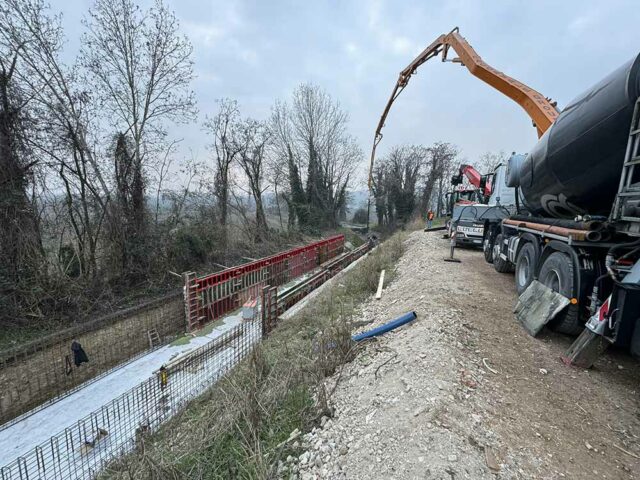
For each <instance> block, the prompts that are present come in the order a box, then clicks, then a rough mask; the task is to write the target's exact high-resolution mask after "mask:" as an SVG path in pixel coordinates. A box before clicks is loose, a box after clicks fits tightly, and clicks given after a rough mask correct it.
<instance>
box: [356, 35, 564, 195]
mask: <svg viewBox="0 0 640 480" xmlns="http://www.w3.org/2000/svg"><path fill="white" fill-rule="evenodd" d="M450 49H453V50H454V51H455V52H456V53H457V54H458V56H457V57H455V58H452V59H449V58H447V56H448V54H449V50H450ZM440 54H442V61H443V62H446V61H450V62H454V63H460V64H462V65H464V66H465V67H467V69H468V70H469V72H471V74H472V75H475V76H476V77H478V78H479V79H480V80H482V81H484V82H486V83H488V84H489V85H491V86H492V87H493V88H495V89H496V90H498V91H499V92H501V93H503V94H505V95H506V96H507V97H509V98H511V99H512V100H513V101H515V102H516V103H517V104H518V105H520V106H521V107H522V108H523V109H524V110H525V111H526V112H527V114H528V115H529V117H530V118H531V120H532V121H533V125H534V126H535V127H536V129H537V131H538V136H539V137H541V136H542V134H544V132H545V131H547V129H548V128H549V127H550V126H551V125H552V124H553V122H555V120H556V118H557V117H558V111H557V109H556V104H555V102H551V100H550V99H549V98H546V97H544V96H543V95H542V94H541V93H539V92H537V91H536V90H534V89H532V88H531V87H528V86H527V85H525V84H523V83H521V82H519V81H517V80H516V79H514V78H511V77H510V76H508V75H505V74H504V73H502V72H500V71H498V70H496V69H495V68H493V67H491V66H489V65H487V64H486V63H485V62H484V61H483V60H482V58H480V55H478V54H477V53H476V51H475V50H474V49H473V47H471V45H469V43H468V42H467V41H466V40H465V39H464V37H463V36H462V35H460V33H459V31H458V27H456V28H454V29H453V30H452V31H451V32H450V33H448V34H446V35H440V36H439V37H438V38H437V39H436V40H435V41H434V42H433V43H432V44H431V45H429V46H428V47H427V48H425V49H424V50H423V51H422V53H420V55H418V56H417V57H416V59H415V60H414V61H413V62H411V63H410V64H409V66H407V68H405V69H404V70H402V71H401V72H400V76H399V77H398V81H397V83H396V86H395V87H394V89H393V92H392V93H391V97H389V101H388V102H387V105H386V107H385V109H384V111H383V112H382V116H381V117H380V121H379V122H378V127H377V128H376V133H375V137H374V140H373V148H372V150H371V164H370V166H369V189H371V184H372V180H373V177H372V175H373V162H374V159H375V153H376V147H377V146H378V143H380V140H382V128H383V127H384V122H385V120H386V119H387V115H388V114H389V110H391V105H393V102H394V101H395V100H396V98H398V96H399V95H400V93H402V90H404V88H405V87H406V86H407V84H408V83H409V80H410V79H411V76H412V75H413V74H414V73H416V70H417V69H418V67H419V66H420V65H422V64H423V63H425V62H426V61H427V60H430V59H431V58H433V57H437V56H438V55H440Z"/></svg>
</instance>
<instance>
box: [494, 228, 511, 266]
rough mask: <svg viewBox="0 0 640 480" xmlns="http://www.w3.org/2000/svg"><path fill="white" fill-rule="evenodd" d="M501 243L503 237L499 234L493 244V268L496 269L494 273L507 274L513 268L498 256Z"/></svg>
mask: <svg viewBox="0 0 640 480" xmlns="http://www.w3.org/2000/svg"><path fill="white" fill-rule="evenodd" d="M503 242H504V236H503V235H502V234H501V233H499V234H498V236H497V237H496V240H495V242H494V243H493V268H495V269H496V272H500V273H509V272H512V271H513V266H512V265H511V263H510V262H509V261H508V260H504V259H503V258H502V257H501V256H500V252H501V251H502V244H503Z"/></svg>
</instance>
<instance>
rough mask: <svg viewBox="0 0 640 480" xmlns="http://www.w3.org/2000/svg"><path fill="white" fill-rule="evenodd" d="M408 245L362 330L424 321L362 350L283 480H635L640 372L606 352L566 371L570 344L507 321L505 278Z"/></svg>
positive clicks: (478, 264) (468, 260) (462, 254)
mask: <svg viewBox="0 0 640 480" xmlns="http://www.w3.org/2000/svg"><path fill="white" fill-rule="evenodd" d="M440 233H441V232H437V233H435V232H434V233H423V232H414V233H412V234H410V235H409V237H408V239H407V240H406V246H407V249H406V252H405V254H404V255H403V257H402V258H401V260H400V262H399V264H398V266H397V271H398V277H397V278H396V280H394V282H393V283H392V284H391V285H389V286H388V287H387V288H385V290H384V293H383V297H382V299H381V300H378V301H376V300H375V299H371V300H370V301H369V302H367V303H366V304H364V305H363V307H362V314H361V319H360V320H371V321H372V322H371V323H370V324H369V325H367V326H365V327H363V328H364V329H368V328H371V327H373V326H376V325H379V324H381V323H384V322H385V321H387V320H390V319H392V318H395V317H396V316H398V315H400V314H402V313H405V312H407V311H410V310H415V312H416V313H417V315H418V319H417V320H416V321H414V322H412V323H411V324H409V325H407V326H404V327H402V328H400V329H398V330H396V331H394V332H390V333H388V334H386V335H384V336H382V337H379V338H378V339H376V340H373V341H371V342H370V343H369V344H368V345H366V346H365V347H364V349H363V351H362V352H361V353H360V354H359V355H358V357H357V358H356V360H354V361H353V362H352V363H350V364H348V365H346V366H345V367H344V369H343V371H342V372H339V373H337V374H336V375H335V376H334V378H333V379H332V380H330V381H329V382H328V387H329V389H331V388H333V383H335V380H336V379H337V378H338V377H340V382H339V384H338V386H337V388H336V390H335V392H334V394H333V396H332V404H333V406H334V407H335V417H334V418H332V419H324V418H323V422H322V423H323V427H322V428H317V429H314V431H313V432H310V433H309V434H307V435H305V436H303V437H302V446H303V447H306V450H307V451H305V452H304V453H303V454H302V455H300V456H299V457H298V458H292V457H290V458H288V459H287V461H286V462H283V464H282V465H281V475H282V477H284V478H290V477H293V478H305V479H307V478H308V479H311V478H330V479H334V478H338V479H339V478H347V479H367V480H372V479H446V480H450V479H463V478H467V479H490V478H498V479H512V478H513V479H559V478H567V479H591V478H607V479H633V478H640V409H639V404H640V401H639V399H640V381H639V380H640V368H638V367H639V365H638V362H637V360H634V359H632V358H630V357H629V356H628V355H626V354H624V353H622V352H608V353H607V354H606V355H605V356H604V357H603V358H602V359H600V360H599V361H598V362H597V363H596V365H595V367H594V368H593V369H591V370H588V371H585V370H578V369H574V368H571V367H567V366H565V365H563V364H562V363H561V362H560V360H559V357H560V355H561V354H562V353H563V352H564V351H565V350H566V348H567V347H568V346H569V345H570V344H571V341H572V339H570V338H568V337H564V336H561V335H557V334H553V333H549V332H544V333H543V334H542V335H541V336H540V337H538V338H532V337H530V336H529V335H528V334H527V333H526V332H525V331H524V330H523V329H522V328H521V327H520V325H519V324H517V323H516V321H515V320H514V316H513V313H512V309H513V305H514V303H515V300H516V293H515V288H514V282H513V276H512V275H509V274H499V273H497V272H495V270H494V269H493V267H492V266H491V265H489V264H486V263H485V262H484V259H483V256H482V253H481V252H478V251H474V250H457V251H456V255H457V256H458V257H459V258H460V259H461V260H462V263H460V264H455V263H446V262H443V257H444V256H446V255H447V253H448V242H447V241H446V240H443V239H442V238H441V235H440Z"/></svg>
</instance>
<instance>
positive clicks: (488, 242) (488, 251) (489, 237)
mask: <svg viewBox="0 0 640 480" xmlns="http://www.w3.org/2000/svg"><path fill="white" fill-rule="evenodd" d="M485 231H486V230H485ZM495 241H496V234H495V232H494V231H493V230H489V231H486V235H485V236H484V239H483V241H482V252H483V253H484V259H485V261H486V262H487V263H493V243H494V242H495Z"/></svg>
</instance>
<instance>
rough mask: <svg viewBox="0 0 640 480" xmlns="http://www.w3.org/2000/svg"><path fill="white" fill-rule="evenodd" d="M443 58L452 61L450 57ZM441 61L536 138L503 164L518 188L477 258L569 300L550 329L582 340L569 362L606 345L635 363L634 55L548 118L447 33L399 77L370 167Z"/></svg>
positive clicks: (639, 235) (637, 162) (637, 125)
mask: <svg viewBox="0 0 640 480" xmlns="http://www.w3.org/2000/svg"><path fill="white" fill-rule="evenodd" d="M451 49H453V50H454V51H455V52H456V53H457V54H458V56H457V57H455V58H452V59H448V53H449V51H450V50H451ZM440 54H441V55H442V60H443V61H451V62H455V63H459V64H462V65H464V66H465V67H467V69H468V70H469V71H470V72H471V73H472V74H473V75H475V76H476V77H478V78H480V79H481V80H483V81H485V82H486V83H488V84H489V85H491V86H492V87H494V88H496V89H497V90H499V91H500V92H502V93H504V94H505V95H507V96H508V97H510V98H511V99H512V100H514V101H516V102H517V103H518V104H519V105H521V106H522V108H523V109H524V110H525V111H526V112H527V114H528V115H529V116H530V118H531V119H532V121H533V124H534V127H535V128H536V130H537V133H538V136H539V140H538V142H537V143H536V144H535V145H534V147H533V148H532V149H531V151H530V152H529V153H528V154H526V155H513V156H512V157H511V158H510V159H509V162H508V165H507V171H506V175H505V182H506V185H507V186H509V187H512V188H515V189H516V197H515V198H516V213H515V214H510V215H508V214H505V215H504V218H502V219H495V220H493V221H491V222H488V223H486V224H485V225H484V240H483V242H484V250H485V258H486V259H487V261H489V262H492V263H493V265H494V267H495V269H496V270H497V271H499V272H512V271H514V272H515V282H516V288H517V290H518V293H523V292H525V291H526V290H527V288H529V287H530V286H531V285H532V284H533V283H534V281H535V282H536V283H538V284H542V285H543V286H544V287H545V288H548V289H550V290H552V291H553V292H556V293H558V294H560V295H561V296H562V297H565V298H566V299H567V300H568V302H567V303H568V305H567V306H566V308H564V309H563V310H562V311H560V312H559V313H558V314H557V315H555V317H554V318H553V319H552V320H551V321H550V322H549V324H548V326H549V327H550V328H552V329H554V330H556V331H559V332H562V333H566V334H572V335H576V334H580V336H579V337H578V339H577V340H576V341H575V342H574V344H573V345H572V347H571V349H570V350H569V351H568V352H567V355H566V361H567V362H569V363H573V364H577V365H582V366H589V365H590V364H591V363H592V362H593V360H594V359H595V357H596V355H597V354H598V353H599V352H600V351H601V350H602V349H603V348H605V347H606V346H607V345H610V344H614V345H618V346H621V347H623V348H628V349H630V350H631V352H632V353H633V354H635V355H640V101H639V97H640V55H637V56H636V57H634V58H633V59H631V60H629V61H628V62H627V63H625V64H624V65H622V66H621V67H619V68H618V69H616V70H615V71H614V72H612V73H610V74H609V75H607V76H606V77H605V78H604V79H602V80H601V81H599V82H598V83H596V84H595V85H594V86H593V87H592V88H590V89H588V90H587V91H586V92H584V93H583V94H582V95H579V96H578V97H577V98H576V99H575V100H573V101H572V102H570V103H569V104H568V105H567V106H566V107H565V108H564V109H563V110H562V111H558V110H557V109H556V104H555V102H552V101H551V100H550V99H549V98H546V97H545V96H543V95H542V94H540V93H539V92H537V91H535V90H534V89H532V88H530V87H528V86H527V85H524V84H523V83H521V82H518V81H517V80H515V79H513V78H511V77H509V76H507V75H505V74H504V73H502V72H499V71H497V70H496V69H494V68H492V67H490V66H488V65H487V64H486V63H485V62H484V61H483V60H482V59H481V58H480V56H479V55H478V54H477V53H476V52H475V50H473V48H472V47H471V46H470V45H469V44H468V43H467V41H466V40H465V39H464V38H463V37H462V36H461V35H460V34H459V32H458V29H457V28H456V29H454V30H453V31H452V32H450V33H449V34H447V35H441V36H440V37H438V39H436V41H435V42H433V43H432V44H431V45H430V46H429V47H427V48H426V49H425V50H424V51H423V52H422V53H421V54H420V55H419V56H418V57H417V58H416V59H415V60H414V61H413V62H412V63H411V64H410V65H409V66H408V67H407V68H405V69H404V70H403V71H402V72H401V73H400V76H399V79H398V82H397V84H396V87H395V88H394V90H393V93H392V95H391V97H390V99H389V102H388V103H387V106H386V108H385V110H384V112H383V114H382V117H381V119H380V122H379V123H378V129H377V130H376V133H375V137H374V144H373V149H372V154H371V165H373V162H374V158H375V150H376V147H377V145H378V143H379V142H380V140H381V138H382V134H381V130H382V127H383V126H384V122H385V119H386V117H387V114H388V113H389V110H390V107H391V105H392V103H393V102H394V101H395V99H396V98H397V97H398V95H399V94H400V93H401V92H402V90H403V89H404V88H405V87H406V85H407V83H408V81H409V79H410V78H411V76H412V75H413V74H414V73H415V72H416V69H417V68H418V67H419V66H420V65H422V64H423V63H424V62H426V61H427V60H429V59H430V58H433V57H436V56H438V55H440ZM636 166H638V167H637V168H636ZM581 332H582V333H581Z"/></svg>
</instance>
